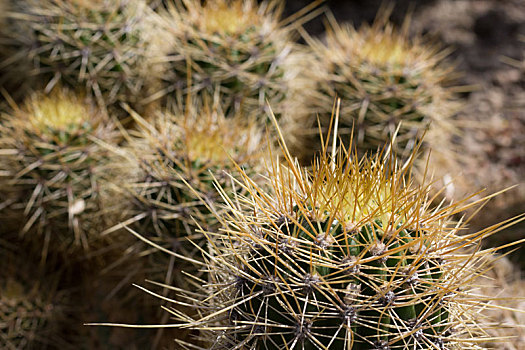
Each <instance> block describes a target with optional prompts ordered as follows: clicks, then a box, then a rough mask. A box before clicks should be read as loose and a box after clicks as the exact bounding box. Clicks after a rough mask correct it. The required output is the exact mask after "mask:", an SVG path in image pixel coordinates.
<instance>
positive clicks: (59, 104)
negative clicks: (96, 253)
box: [0, 90, 118, 252]
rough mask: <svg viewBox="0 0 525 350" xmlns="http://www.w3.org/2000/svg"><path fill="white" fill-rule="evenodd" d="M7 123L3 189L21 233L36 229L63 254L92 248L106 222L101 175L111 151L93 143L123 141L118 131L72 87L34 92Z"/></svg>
mask: <svg viewBox="0 0 525 350" xmlns="http://www.w3.org/2000/svg"><path fill="white" fill-rule="evenodd" d="M3 119H4V121H3V124H2V125H1V126H0V147H1V149H2V154H3V156H2V158H1V159H0V170H1V172H0V174H2V175H5V176H4V178H3V179H2V181H1V186H0V191H1V192H2V193H3V194H5V198H10V199H11V202H12V203H13V204H12V206H11V207H12V209H13V215H14V217H13V219H14V221H15V222H16V224H17V225H18V228H19V229H20V230H21V233H22V234H27V233H28V232H31V236H30V237H29V239H30V240H31V241H34V236H33V234H34V233H40V234H44V235H45V237H46V240H45V242H47V243H46V244H50V245H51V246H50V248H49V249H52V250H54V251H56V252H65V251H67V250H69V249H72V248H74V247H77V248H78V247H82V248H84V249H86V250H88V249H89V248H90V245H91V244H92V243H93V242H95V241H97V240H98V235H97V232H99V230H100V228H101V227H103V226H104V222H105V221H104V209H103V207H102V193H101V190H100V177H101V174H102V172H101V169H102V166H103V162H104V160H105V158H106V157H107V153H108V152H107V151H105V150H104V149H103V148H102V147H100V146H99V145H98V144H97V143H96V142H95V140H94V138H100V139H102V140H105V141H106V142H109V143H111V142H114V141H116V140H117V137H118V134H117V133H116V132H115V128H114V126H113V125H112V124H111V123H110V122H108V120H107V119H106V118H105V117H104V116H103V115H102V114H100V113H99V112H98V110H96V109H95V108H93V106H91V105H89V104H87V103H84V102H83V101H82V99H81V98H80V97H79V96H77V95H74V94H72V93H71V92H69V91H67V90H60V91H57V92H54V93H53V94H52V95H50V96H44V95H42V94H33V95H31V96H30V97H28V99H27V100H26V102H25V104H24V105H23V106H22V107H20V108H18V107H16V108H15V110H14V111H13V112H12V113H10V114H6V115H4V116H3ZM38 242H39V244H43V243H42V242H44V241H41V240H38ZM50 242H51V243H50Z"/></svg>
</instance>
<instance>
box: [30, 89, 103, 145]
mask: <svg viewBox="0 0 525 350" xmlns="http://www.w3.org/2000/svg"><path fill="white" fill-rule="evenodd" d="M21 114H22V115H23V116H25V117H26V118H27V121H28V122H29V123H30V125H31V128H32V129H33V131H35V132H36V133H38V134H44V135H48V136H53V135H55V134H56V133H60V132H63V133H68V134H77V133H79V132H80V131H81V130H84V129H85V128H86V126H87V125H89V124H92V123H93V120H92V113H91V111H90V109H89V107H88V106H87V105H86V104H84V103H82V102H81V99H80V98H79V97H78V96H76V95H74V94H72V93H70V92H68V91H66V90H61V91H59V92H56V93H53V94H51V95H49V96H45V95H40V94H36V95H33V96H32V97H31V98H30V99H29V100H28V101H27V102H26V105H25V109H24V110H23V111H22V113H21Z"/></svg>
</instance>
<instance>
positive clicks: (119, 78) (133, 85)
mask: <svg viewBox="0 0 525 350" xmlns="http://www.w3.org/2000/svg"><path fill="white" fill-rule="evenodd" d="M14 10H15V11H13V14H12V15H11V17H12V19H11V22H13V24H12V30H11V32H12V33H11V34H10V35H9V39H10V41H9V43H10V44H11V45H12V46H13V47H15V48H16V50H17V52H16V53H15V54H14V55H12V57H11V58H10V59H9V60H6V61H5V62H4V63H3V64H2V65H4V66H6V67H7V68H8V70H9V74H13V75H14V76H13V78H14V79H20V77H21V76H24V75H22V73H24V74H27V71H29V72H30V73H29V75H32V74H33V75H36V76H37V77H40V78H43V79H44V80H45V81H46V84H47V85H46V90H47V91H50V90H51V89H52V88H53V87H54V86H55V85H56V84H57V83H61V84H62V85H68V86H70V87H72V88H75V89H76V88H78V86H79V85H80V86H83V87H84V88H85V91H86V92H87V93H88V94H92V95H93V96H94V97H95V98H96V99H97V102H98V104H99V107H100V108H102V109H105V108H107V107H108V106H111V105H114V104H115V103H117V102H126V103H130V104H133V106H134V107H135V108H141V107H143V106H141V105H140V101H141V100H142V99H143V97H144V96H143V95H144V93H145V91H146V89H147V88H148V85H149V84H150V78H149V77H148V75H147V74H146V73H145V67H146V66H147V65H148V64H147V63H146V61H147V50H148V41H149V39H148V35H149V34H150V33H149V32H152V31H153V29H151V28H149V27H148V23H149V22H148V21H147V18H148V14H149V13H150V10H149V8H148V7H147V5H146V4H145V3H144V2H143V1H141V0H139V1H133V2H127V1H120V0H119V1H104V0H101V1H94V2H88V1H84V0H70V1H63V0H46V1H34V0H25V1H23V2H20V4H18V5H16V6H15V8H14ZM15 58H16V61H15ZM20 62H25V63H26V65H25V66H24V67H26V66H27V67H30V68H29V69H28V70H27V71H26V72H19V71H18V70H17V67H14V66H13V64H17V65H20ZM30 78H31V79H34V77H30Z"/></svg>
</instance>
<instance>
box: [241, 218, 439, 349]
mask: <svg viewBox="0 0 525 350" xmlns="http://www.w3.org/2000/svg"><path fill="white" fill-rule="evenodd" d="M291 216H292V217H293V218H297V222H288V223H283V224H282V225H280V227H279V231H278V233H277V234H275V233H274V232H272V231H273V229H272V228H271V227H262V232H272V233H271V234H268V235H264V233H263V234H262V235H263V236H262V237H261V241H260V242H259V243H258V245H259V246H258V247H257V248H253V249H250V251H249V253H248V254H247V256H243V257H242V260H240V261H239V265H243V264H245V265H247V266H245V267H244V269H243V274H242V275H241V276H239V278H240V279H239V282H238V285H237V288H238V289H239V291H238V292H237V297H238V298H242V297H241V296H244V297H245V296H246V295H252V296H254V295H257V294H259V293H260V296H258V297H257V296H256V297H255V298H253V299H250V300H249V301H247V302H245V303H242V304H240V305H239V306H238V307H236V308H234V309H233V310H234V312H235V315H236V316H235V318H234V321H233V323H234V324H235V325H236V326H241V327H246V328H250V329H251V330H250V331H246V332H241V331H239V332H238V333H239V335H238V336H237V335H236V336H235V343H236V344H239V343H242V342H247V344H251V345H254V344H257V348H260V349H272V350H273V349H285V348H286V347H285V345H284V344H286V346H288V347H290V348H291V347H292V344H294V343H296V344H297V346H300V348H301V349H303V348H304V349H318V348H319V347H320V346H321V345H322V346H325V347H326V348H328V347H333V348H334V349H345V348H347V349H350V348H352V349H386V348H388V347H389V346H390V348H393V349H395V348H398V346H399V347H400V348H405V347H404V346H405V345H407V344H409V345H411V346H415V344H417V346H419V348H421V347H422V346H423V344H424V342H423V341H422V340H421V337H422V335H421V334H423V333H424V334H428V336H427V337H428V338H430V339H433V341H435V342H436V344H437V342H438V341H437V339H438V337H439V336H440V335H441V334H442V332H443V329H444V328H445V327H444V326H443V324H446V319H445V320H442V319H441V318H440V317H438V316H436V315H435V314H436V313H439V312H440V311H439V310H438V311H436V312H435V313H431V312H428V310H429V308H430V306H429V305H428V304H429V303H430V302H431V301H430V300H428V301H426V304H424V302H423V301H421V300H420V299H421V298H422V294H423V293H425V292H428V290H429V289H430V286H428V285H425V286H423V287H419V290H418V287H417V285H418V284H419V283H423V284H424V282H420V278H419V277H418V276H419V275H418V274H412V275H407V274H405V273H402V272H403V271H405V269H406V266H411V265H412V266H413V263H412V264H411V263H409V261H408V260H409V259H412V260H414V259H419V260H423V261H425V260H426V259H428V258H427V257H426V256H425V255H423V254H422V253H421V254H412V253H410V252H409V251H408V248H404V249H403V245H404V244H403V243H400V242H399V240H400V237H403V240H405V241H409V240H411V239H413V237H412V236H411V234H410V230H408V229H402V228H400V229H399V232H396V233H395V236H396V237H395V238H393V239H392V240H391V242H390V244H388V242H389V241H390V240H386V239H385V238H383V237H382V235H383V233H382V227H381V225H379V224H377V223H375V224H374V225H371V224H367V225H365V226H363V227H362V228H361V229H360V230H359V231H355V232H353V233H352V234H350V235H348V233H347V232H345V229H344V227H343V226H342V225H341V223H339V222H337V221H335V220H333V218H332V219H330V218H327V219H325V220H322V221H316V220H312V219H311V218H307V217H304V216H302V214H301V213H300V212H295V213H292V215H291ZM330 221H331V222H330ZM376 225H377V226H376ZM290 239H293V241H294V242H296V243H295V244H293V245H290V244H288V246H287V243H285V242H287V240H290ZM297 240H298V241H297ZM276 242H280V243H276ZM405 244H406V243H405ZM393 251H396V252H395V253H393ZM306 252H309V253H308V254H307V253H306ZM384 255H386V256H384ZM409 257H410V258H409ZM360 260H365V261H366V262H363V263H359V264H358V263H357V262H358V261H360ZM416 270H417V269H416ZM421 279H422V280H423V281H425V280H426V279H430V280H431V281H433V282H432V283H436V284H437V283H440V282H443V281H441V280H440V278H437V279H436V280H432V277H431V276H428V277H427V276H422V277H421ZM386 284H388V287H387V288H386V289H383V288H384V286H385V285H386ZM423 299H430V298H429V297H423ZM439 300H441V298H440V299H439ZM300 319H301V320H302V324H301V322H300ZM416 322H420V323H421V324H418V325H416ZM253 325H255V329H254V327H253ZM257 327H259V328H261V327H262V328H264V330H261V329H257ZM399 329H403V330H404V333H406V334H405V335H404V336H403V334H399V333H398V330H399ZM349 330H350V332H348V331H349ZM412 330H414V333H413V334H412V335H410V334H409V333H408V332H410V331H412ZM252 332H253V333H252ZM257 332H260V333H261V334H260V335H259V337H258V336H257ZM234 334H235V333H234ZM350 334H351V335H350ZM312 335H313V336H312ZM432 337H435V338H432ZM400 338H401V339H400ZM427 341H428V340H427ZM263 344H264V345H263ZM320 344H321V345H320ZM429 346H431V345H429ZM416 348H417V347H416Z"/></svg>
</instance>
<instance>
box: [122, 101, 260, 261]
mask: <svg viewBox="0 0 525 350" xmlns="http://www.w3.org/2000/svg"><path fill="white" fill-rule="evenodd" d="M135 121H136V123H137V130H136V131H130V137H129V138H128V141H129V143H128V146H127V147H126V148H124V149H123V151H119V150H117V151H116V152H117V153H116V154H117V155H116V158H117V159H118V160H115V162H114V164H117V169H116V170H115V178H116V179H117V180H118V183H116V186H115V190H116V191H117V193H119V195H124V197H125V198H126V199H125V200H122V201H121V203H120V206H117V208H119V209H118V211H119V212H121V213H122V214H123V218H122V224H127V225H129V227H131V228H132V229H133V230H135V231H136V232H137V233H139V234H141V235H143V236H145V237H147V238H148V239H150V240H153V241H154V242H156V243H157V244H159V245H161V246H162V247H164V248H167V249H169V250H170V251H175V252H177V253H179V254H181V253H182V254H184V255H186V256H192V255H194V254H192V253H191V251H192V250H195V247H193V246H192V245H191V244H185V243H184V242H186V239H187V238H195V241H198V240H197V239H196V237H197V236H196V234H195V232H194V229H195V222H198V224H199V225H202V226H203V227H206V228H207V229H212V228H213V227H215V226H216V225H217V221H216V219H215V216H214V212H215V211H216V210H219V208H218V207H216V203H217V202H218V201H220V196H219V195H218V193H217V192H216V191H215V187H214V186H215V185H214V180H217V181H218V183H220V184H221V186H224V187H225V188H228V190H227V191H229V192H234V191H235V184H234V183H233V182H232V180H231V179H230V178H229V177H228V176H227V175H226V173H225V172H224V171H225V170H228V171H229V172H235V170H236V169H235V166H234V165H233V163H232V160H231V159H233V160H235V161H236V162H237V163H238V164H240V166H243V167H244V166H246V167H247V168H248V170H246V171H248V172H250V171H255V170H249V169H254V168H256V167H257V166H258V164H259V163H260V162H261V159H260V157H261V155H263V154H264V153H263V149H264V147H263V145H264V144H265V143H264V142H263V141H264V140H263V137H262V136H263V134H262V133H261V132H260V130H259V128H258V126H257V124H256V123H254V122H250V121H248V120H247V119H241V118H228V119H226V118H225V117H224V115H223V114H222V112H221V111H220V110H216V109H214V108H212V107H211V106H210V107H197V106H187V108H186V109H185V112H183V113H176V114H171V113H168V112H165V113H158V115H156V116H155V117H154V118H152V120H151V122H146V121H145V120H144V119H142V118H141V117H139V116H138V115H135ZM230 157H231V159H230ZM115 197H118V195H117V196H115ZM201 200H202V202H201ZM204 203H205V204H204ZM122 224H120V225H117V226H116V227H115V228H118V227H121V226H122ZM201 236H202V235H201ZM203 242H204V240H200V243H203ZM187 249H190V251H187ZM163 262H164V263H165V262H166V261H165V260H163ZM161 268H162V269H163V270H167V269H168V267H167V266H161Z"/></svg>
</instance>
